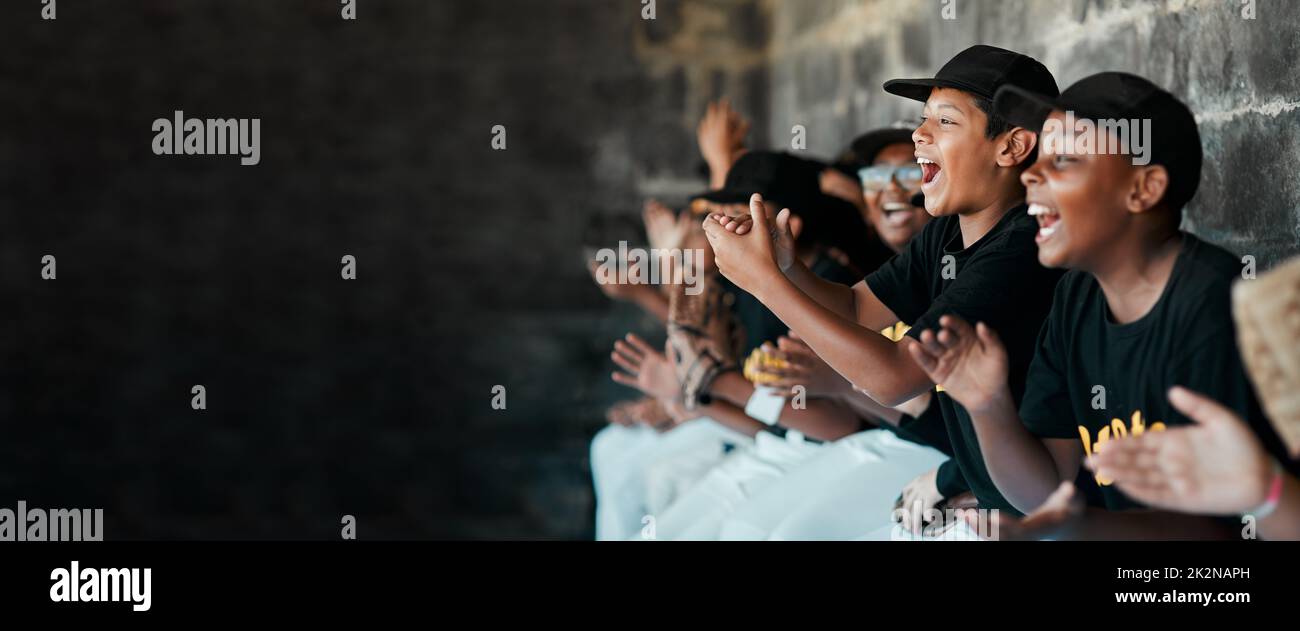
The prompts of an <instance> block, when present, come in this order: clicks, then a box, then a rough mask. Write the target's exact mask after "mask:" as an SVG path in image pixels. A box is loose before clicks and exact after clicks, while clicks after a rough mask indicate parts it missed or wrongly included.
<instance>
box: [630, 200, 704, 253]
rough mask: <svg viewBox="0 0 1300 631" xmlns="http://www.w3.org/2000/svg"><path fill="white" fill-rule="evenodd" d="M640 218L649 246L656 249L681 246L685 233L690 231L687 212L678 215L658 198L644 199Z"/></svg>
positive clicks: (670, 248) (690, 226)
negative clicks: (643, 223) (643, 224)
mask: <svg viewBox="0 0 1300 631" xmlns="http://www.w3.org/2000/svg"><path fill="white" fill-rule="evenodd" d="M641 219H642V220H643V221H644V222H645V233H646V237H647V239H648V240H649V241H650V247H651V248H652V249H657V250H672V249H676V248H680V247H682V242H683V241H685V240H686V235H687V234H689V233H690V231H691V228H692V225H691V217H690V216H689V214H688V213H681V215H680V216H679V215H678V214H677V213H675V212H673V209H671V208H669V207H667V206H665V205H663V204H661V203H659V200H655V199H650V200H646V203H645V206H644V207H643V208H642V209H641Z"/></svg>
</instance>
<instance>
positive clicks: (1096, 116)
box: [993, 72, 1204, 210]
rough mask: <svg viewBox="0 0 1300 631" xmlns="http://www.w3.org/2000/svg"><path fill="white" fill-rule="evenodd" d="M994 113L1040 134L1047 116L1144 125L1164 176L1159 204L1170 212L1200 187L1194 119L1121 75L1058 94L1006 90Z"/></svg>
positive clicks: (1101, 76) (1140, 81)
mask: <svg viewBox="0 0 1300 631" xmlns="http://www.w3.org/2000/svg"><path fill="white" fill-rule="evenodd" d="M993 107H994V110H995V111H996V112H997V113H998V114H999V115H1001V116H1002V117H1003V118H1005V119H1006V120H1007V121H1009V122H1010V123H1011V124H1013V125H1020V126H1022V127H1024V128H1026V129H1041V128H1042V126H1043V122H1044V121H1045V120H1046V119H1047V117H1048V116H1049V115H1050V114H1051V113H1052V112H1053V111H1057V110H1059V111H1062V112H1073V113H1074V115H1075V116H1076V117H1077V118H1079V119H1091V120H1094V121H1095V120H1135V119H1136V120H1143V121H1145V120H1150V121H1151V137H1150V138H1149V139H1148V142H1149V143H1150V147H1151V164H1159V165H1161V166H1163V167H1165V170H1166V171H1168V172H1169V190H1168V191H1166V193H1165V202H1166V203H1167V204H1168V205H1169V207H1170V208H1173V209H1175V210H1177V209H1180V208H1182V207H1183V206H1184V205H1185V204H1187V202H1189V201H1191V199H1192V197H1193V196H1195V195H1196V189H1197V188H1199V187H1200V184H1201V162H1202V161H1203V159H1204V158H1203V154H1202V149H1201V133H1200V131H1199V130H1198V129H1197V126H1196V117H1195V116H1193V115H1192V111H1191V110H1190V109H1188V108H1187V105H1185V104H1184V103H1183V102H1182V101H1180V100H1178V97H1176V96H1174V95H1173V94H1170V93H1169V92H1167V91H1165V90H1164V89H1162V88H1161V87H1160V86H1158V85H1156V84H1154V83H1151V82H1150V81H1148V80H1146V79H1144V78H1142V77H1139V76H1137V75H1134V74H1129V73H1127V72H1100V73H1097V74H1095V75H1092V76H1089V77H1085V78H1083V79H1080V80H1079V81H1078V82H1076V83H1075V84H1074V85H1072V86H1070V87H1068V88H1066V89H1065V92H1062V93H1061V94H1060V95H1059V96H1058V95H1046V94H1038V93H1035V92H1033V91H1031V90H1025V89H1023V88H1022V87H1020V86H1006V87H1004V88H1002V89H1000V90H998V93H997V95H996V98H995V99H994V102H993Z"/></svg>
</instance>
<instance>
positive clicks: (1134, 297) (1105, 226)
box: [912, 72, 1280, 539]
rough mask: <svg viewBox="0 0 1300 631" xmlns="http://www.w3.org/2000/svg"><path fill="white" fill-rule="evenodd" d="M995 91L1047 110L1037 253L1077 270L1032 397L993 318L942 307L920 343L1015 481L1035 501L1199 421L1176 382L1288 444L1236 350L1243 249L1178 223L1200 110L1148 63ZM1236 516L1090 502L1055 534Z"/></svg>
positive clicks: (1034, 174) (997, 465) (1020, 496)
mask: <svg viewBox="0 0 1300 631" xmlns="http://www.w3.org/2000/svg"><path fill="white" fill-rule="evenodd" d="M996 106H997V112H998V113H999V114H1001V115H1002V116H1004V117H1005V118H1006V119H1007V120H1009V121H1012V122H1013V123H1014V124H1018V125H1024V126H1026V127H1031V128H1032V127H1036V126H1038V125H1039V124H1040V123H1041V127H1042V133H1041V134H1040V142H1039V146H1040V150H1039V156H1038V162H1037V164H1035V165H1034V166H1033V167H1031V168H1030V169H1029V170H1027V171H1026V172H1025V173H1024V174H1023V175H1022V176H1021V179H1022V181H1023V182H1024V183H1025V186H1026V188H1027V191H1028V201H1029V214H1030V215H1032V216H1033V217H1034V218H1035V219H1036V220H1037V222H1038V225H1039V230H1038V234H1037V237H1036V239H1037V242H1038V259H1039V261H1041V262H1042V264H1043V265H1045V266H1048V267H1051V268H1057V269H1062V268H1063V269H1069V270H1071V271H1070V272H1068V273H1067V274H1065V276H1064V277H1063V278H1062V280H1061V282H1060V284H1059V285H1058V286H1057V289H1056V295H1055V298H1054V300H1053V304H1052V310H1051V313H1050V314H1049V315H1048V318H1047V322H1046V324H1045V325H1044V327H1043V329H1042V332H1041V334H1040V336H1039V338H1038V343H1037V349H1036V352H1035V356H1034V360H1033V363H1032V364H1031V366H1030V370H1029V376H1028V382H1027V386H1026V390H1025V395H1024V398H1023V400H1022V401H1021V402H1020V403H1019V404H1018V405H1017V401H1016V398H1015V397H1013V396H1012V394H1011V392H1010V390H1009V389H1008V387H1007V382H1006V374H1007V367H1006V364H1007V362H1006V352H1005V350H1004V347H1003V345H1002V344H1001V342H1000V341H999V336H998V334H996V333H994V332H993V331H992V330H991V329H990V328H989V327H988V326H987V325H985V324H983V323H979V324H977V325H976V326H975V327H971V326H970V325H969V324H967V321H966V320H964V319H963V318H962V317H958V316H957V315H950V316H945V317H944V318H942V319H940V321H939V326H940V327H941V331H940V332H938V333H937V334H936V333H935V332H933V331H926V332H924V333H923V334H922V335H921V338H920V340H921V343H920V344H919V345H916V346H914V347H913V349H912V351H913V354H914V356H915V357H916V359H917V361H918V363H920V365H921V366H922V367H924V368H925V369H926V371H927V373H928V374H929V375H930V377H931V378H932V379H934V380H935V381H937V382H941V383H943V385H944V388H945V390H946V391H947V393H948V394H949V396H951V397H952V398H953V399H955V400H957V401H959V402H960V403H961V404H962V405H963V406H964V407H965V408H966V409H967V410H968V411H969V412H970V414H971V418H972V421H973V424H974V428H975V431H976V435H977V437H978V439H979V442H980V444H981V445H983V446H984V449H983V452H984V457H985V462H986V463H987V466H988V470H989V474H990V476H991V477H992V479H993V481H994V482H995V483H996V484H997V485H998V489H999V490H1000V491H1001V492H1002V494H1003V495H1004V497H1006V498H1007V500H1008V501H1009V502H1010V503H1011V504H1012V505H1014V506H1015V507H1016V508H1017V509H1019V510H1020V511H1022V512H1030V511H1032V510H1035V509H1036V508H1038V507H1039V506H1040V505H1041V504H1043V503H1044V502H1045V501H1046V500H1047V499H1048V497H1049V496H1051V495H1052V494H1053V493H1054V492H1056V491H1057V490H1058V489H1060V488H1061V487H1062V486H1064V485H1068V484H1070V483H1072V482H1073V481H1074V480H1075V479H1076V477H1077V476H1078V475H1079V471H1080V464H1081V462H1082V460H1083V459H1084V458H1085V456H1087V455H1089V454H1092V453H1095V452H1096V451H1098V450H1099V449H1103V448H1104V446H1105V445H1106V443H1108V442H1109V441H1114V440H1124V439H1125V438H1126V437H1127V436H1130V435H1141V434H1143V433H1145V432H1153V431H1162V430H1163V429H1164V428H1165V427H1166V426H1174V425H1181V424H1186V423H1189V422H1190V421H1189V419H1188V418H1187V417H1186V416H1185V415H1184V414H1183V413H1182V411H1180V410H1179V409H1178V408H1177V407H1176V406H1173V405H1170V403H1169V401H1168V399H1167V397H1168V393H1169V391H1170V388H1171V387H1173V386H1175V385H1183V386H1187V387H1189V388H1191V389H1194V390H1198V391H1201V392H1205V393H1208V394H1209V395H1210V396H1212V397H1213V398H1215V399H1218V400H1220V401H1223V402H1224V403H1225V404H1226V405H1227V406H1228V407H1230V408H1232V409H1233V410H1235V411H1236V412H1237V413H1238V414H1240V415H1241V416H1242V417H1243V418H1245V419H1248V422H1250V423H1251V424H1252V425H1254V426H1255V427H1256V431H1259V432H1261V433H1262V434H1267V435H1269V437H1270V438H1271V440H1272V444H1273V445H1274V446H1277V447H1278V448H1279V451H1280V443H1279V442H1277V441H1276V437H1275V436H1273V435H1272V432H1271V430H1270V429H1269V428H1268V424H1267V423H1266V422H1263V420H1262V416H1261V414H1260V413H1259V410H1258V406H1257V403H1256V400H1255V397H1254V394H1253V392H1252V390H1251V385H1250V382H1249V381H1248V380H1247V377H1246V374H1245V372H1244V370H1243V368H1242V365H1241V361H1240V359H1239V356H1238V353H1237V346H1236V336H1235V334H1234V328H1233V321H1232V314H1231V302H1230V288H1231V284H1232V282H1233V280H1234V279H1236V278H1239V277H1240V273H1241V267H1240V264H1239V262H1238V259H1237V257H1235V256H1233V255H1232V254H1229V253H1228V252H1226V251H1225V250H1223V249H1221V248H1219V247H1216V246H1214V245H1211V244H1209V243H1206V242H1204V241H1201V240H1200V239H1198V238H1196V237H1195V236H1193V235H1191V234H1188V233H1185V232H1182V231H1180V229H1179V224H1180V223H1181V220H1182V209H1183V207H1184V206H1185V205H1186V204H1187V202H1188V201H1189V200H1190V199H1191V198H1192V196H1193V195H1194V194H1195V193H1196V189H1197V187H1198V185H1199V183H1200V173H1201V142H1200V135H1199V134H1198V132H1197V127H1196V120H1195V118H1194V117H1193V116H1192V113H1191V112H1190V111H1189V110H1188V109H1187V107H1186V106H1185V105H1183V104H1182V103H1181V102H1179V101H1178V99H1177V98H1175V97H1174V96H1173V95H1171V94H1170V93H1168V92H1166V91H1164V90H1162V89H1160V88H1158V87H1157V86H1155V85H1153V84H1152V83H1151V82H1149V81H1147V80H1146V79H1143V78H1141V77H1137V76H1134V75H1131V74H1126V73H1119V72H1105V73H1101V74H1097V75H1093V76H1091V77H1088V78H1086V79H1083V80H1081V81H1079V82H1078V83H1076V84H1074V85H1073V86H1071V87H1070V88H1069V89H1067V90H1066V91H1065V92H1064V93H1062V94H1061V95H1060V96H1059V98H1058V97H1053V96H1051V95H1043V94H1035V93H1034V92H1033V91H1030V90H1024V89H1018V88H1016V87H1007V88H1003V89H1002V90H1000V91H999V93H998V95H997V100H996ZM1124 131H1127V133H1124ZM1143 135H1145V136H1146V137H1145V138H1143V137H1141V136H1143ZM1270 438H1266V442H1269V440H1270ZM1275 453H1276V452H1275ZM1085 480H1086V478H1085ZM1095 481H1096V484H1097V485H1099V486H1100V490H1099V493H1098V494H1097V495H1098V497H1097V498H1096V499H1095V503H1100V504H1102V505H1103V506H1104V507H1105V508H1107V509H1110V510H1112V511H1116V510H1123V509H1131V508H1139V507H1141V505H1139V504H1137V503H1135V502H1133V501H1132V500H1130V499H1129V498H1128V497H1126V496H1124V494H1123V493H1121V492H1120V491H1119V490H1118V489H1116V488H1115V487H1114V486H1113V485H1112V484H1111V481H1110V480H1107V479H1104V478H1097V479H1096V480H1095ZM1067 492H1068V491H1067ZM1239 528H1240V524H1237V525H1236V526H1235V527H1234V526H1233V525H1231V524H1225V523H1224V522H1222V521H1221V520H1214V519H1210V518H1205V517H1196V516H1185V515H1174V514H1170V513H1153V512H1146V511H1130V512H1126V513H1122V514H1121V513H1105V512H1102V513H1098V512H1096V511H1092V512H1089V513H1085V518H1084V519H1082V520H1079V521H1077V522H1076V524H1075V527H1074V528H1071V529H1069V530H1066V531H1063V532H1060V533H1056V536H1063V537H1077V538H1115V537H1156V538H1165V539H1167V538H1186V537H1191V538H1209V537H1219V536H1233V535H1234V534H1235V531H1236V530H1237V529H1239Z"/></svg>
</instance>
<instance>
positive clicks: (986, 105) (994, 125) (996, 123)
mask: <svg viewBox="0 0 1300 631" xmlns="http://www.w3.org/2000/svg"><path fill="white" fill-rule="evenodd" d="M970 98H971V100H972V101H975V107H978V108H980V111H981V112H984V116H985V118H986V119H988V124H987V125H985V126H984V137H985V138H988V139H989V140H993V139H994V138H997V137H998V136H1001V135H1002V134H1005V133H1006V132H1009V131H1011V130H1012V129H1014V128H1015V125H1012V124H1011V123H1010V122H1009V121H1007V119H1005V118H1002V116H1000V115H999V114H998V113H997V111H995V110H994V109H993V101H992V100H990V99H986V98H984V97H982V96H975V95H974V94H972V95H971V97H970ZM1037 159H1038V147H1037V146H1035V147H1034V150H1033V151H1031V152H1029V157H1028V158H1025V161H1024V162H1021V163H1020V167H1021V168H1029V167H1030V166H1032V165H1033V164H1034V160H1037Z"/></svg>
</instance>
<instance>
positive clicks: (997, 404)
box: [909, 315, 1082, 514]
mask: <svg viewBox="0 0 1300 631" xmlns="http://www.w3.org/2000/svg"><path fill="white" fill-rule="evenodd" d="M939 325H940V326H941V327H942V330H941V331H940V332H939V333H938V334H937V335H936V334H935V332H934V331H928V330H927V331H923V332H921V336H920V341H919V342H914V343H910V344H909V348H910V350H911V352H912V356H913V358H915V359H916V362H917V363H918V364H919V365H920V366H921V368H922V369H924V370H925V371H926V373H927V374H928V375H929V377H930V378H931V379H933V380H934V381H935V383H938V384H940V385H942V386H943V389H944V391H945V392H947V393H948V395H949V396H951V397H952V398H953V399H954V400H956V401H957V402H958V403H961V404H962V406H963V407H965V408H966V411H967V412H968V413H969V414H970V415H971V422H972V423H973V424H974V426H975V433H976V436H977V438H978V439H979V444H980V450H981V451H982V452H983V454H984V465H985V466H986V467H988V471H989V476H990V477H991V478H992V479H993V483H994V484H996V485H997V487H998V490H999V491H1001V493H1002V495H1003V496H1004V497H1006V498H1007V501H1009V502H1011V504H1012V505H1013V506H1015V507H1016V508H1017V509H1019V510H1020V511H1021V512H1023V513H1026V514H1028V513H1030V512H1032V511H1034V510H1035V509H1037V508H1038V507H1039V506H1040V505H1042V504H1043V503H1044V502H1045V501H1047V498H1048V497H1049V496H1051V494H1052V493H1053V492H1054V491H1056V490H1057V488H1058V487H1059V486H1060V484H1061V483H1062V482H1065V481H1071V480H1073V479H1074V476H1075V474H1076V473H1077V472H1078V470H1079V465H1080V463H1081V460H1082V458H1081V455H1080V454H1079V446H1078V444H1077V441H1073V440H1056V439H1048V440H1043V439H1039V438H1038V437H1036V436H1034V435H1033V434H1031V433H1030V432H1029V430H1028V429H1026V428H1025V425H1024V423H1022V422H1021V420H1020V414H1019V412H1018V411H1017V410H1016V405H1015V401H1014V400H1013V399H1012V396H1011V391H1010V389H1009V388H1008V386H1007V370H1008V363H1007V353H1006V349H1005V348H1004V347H1003V346H1002V342H1001V341H1000V340H999V339H998V337H997V333H994V332H993V330H992V329H991V328H989V327H988V326H987V325H985V324H983V323H979V324H977V325H976V327H974V328H972V327H971V326H970V325H969V324H967V323H966V322H965V321H964V320H962V319H961V318H959V317H957V316H952V315H947V316H943V317H942V318H940V319H939Z"/></svg>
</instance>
